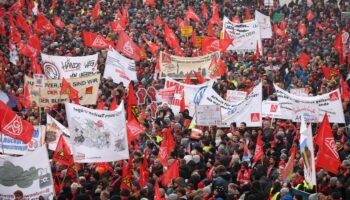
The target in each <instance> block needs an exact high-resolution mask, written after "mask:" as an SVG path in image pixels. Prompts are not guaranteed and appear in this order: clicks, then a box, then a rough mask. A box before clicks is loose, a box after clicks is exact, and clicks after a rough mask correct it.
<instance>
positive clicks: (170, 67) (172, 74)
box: [159, 52, 220, 79]
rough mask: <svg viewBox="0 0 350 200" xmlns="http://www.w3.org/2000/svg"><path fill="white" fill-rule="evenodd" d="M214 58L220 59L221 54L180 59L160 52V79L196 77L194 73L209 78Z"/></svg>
mask: <svg viewBox="0 0 350 200" xmlns="http://www.w3.org/2000/svg"><path fill="white" fill-rule="evenodd" d="M213 56H216V58H217V59H219V58H220V52H215V53H211V54H207V55H204V56H198V57H180V56H174V55H170V54H167V53H165V52H160V55H159V65H160V74H159V75H160V78H166V77H169V78H174V79H185V78H186V74H189V75H190V76H191V77H195V74H194V72H195V71H196V72H198V73H200V74H201V75H202V76H203V77H207V78H209V76H210V70H209V67H210V64H211V61H212V58H213Z"/></svg>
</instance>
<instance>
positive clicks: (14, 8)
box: [9, 0, 24, 13]
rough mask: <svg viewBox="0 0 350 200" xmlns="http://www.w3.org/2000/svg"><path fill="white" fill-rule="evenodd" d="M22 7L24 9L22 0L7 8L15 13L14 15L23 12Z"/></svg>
mask: <svg viewBox="0 0 350 200" xmlns="http://www.w3.org/2000/svg"><path fill="white" fill-rule="evenodd" d="M23 7H24V0H17V1H16V3H14V4H13V5H12V6H11V7H10V8H9V11H11V12H13V11H15V12H16V13H18V12H20V11H22V10H23Z"/></svg>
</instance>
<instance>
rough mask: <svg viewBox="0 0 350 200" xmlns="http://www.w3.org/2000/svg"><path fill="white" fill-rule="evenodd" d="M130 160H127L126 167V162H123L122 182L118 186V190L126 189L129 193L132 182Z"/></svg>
mask: <svg viewBox="0 0 350 200" xmlns="http://www.w3.org/2000/svg"><path fill="white" fill-rule="evenodd" d="M130 160H132V159H131V158H130V159H129V164H128V166H126V162H125V161H123V169H122V182H121V184H120V189H127V190H129V191H131V183H132V182H133V177H132V171H131V166H130ZM131 163H132V162H131Z"/></svg>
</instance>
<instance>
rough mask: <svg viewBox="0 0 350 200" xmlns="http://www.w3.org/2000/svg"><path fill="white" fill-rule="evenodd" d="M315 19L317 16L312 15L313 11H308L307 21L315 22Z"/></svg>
mask: <svg viewBox="0 0 350 200" xmlns="http://www.w3.org/2000/svg"><path fill="white" fill-rule="evenodd" d="M314 18H315V15H314V14H313V13H312V11H311V10H309V11H307V14H306V19H307V20H308V21H311V20H313V19H314Z"/></svg>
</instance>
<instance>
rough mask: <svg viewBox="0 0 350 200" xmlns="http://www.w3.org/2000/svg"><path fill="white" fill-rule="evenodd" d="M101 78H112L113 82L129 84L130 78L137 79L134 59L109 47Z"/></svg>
mask: <svg viewBox="0 0 350 200" xmlns="http://www.w3.org/2000/svg"><path fill="white" fill-rule="evenodd" d="M130 45H131V44H130ZM124 47H125V46H124ZM130 47H131V46H130ZM103 78H112V79H113V82H114V83H120V82H123V85H129V83H130V81H131V80H133V81H137V76H136V67H135V61H134V60H131V59H128V58H126V57H125V56H123V55H121V54H120V53H118V52H117V51H115V50H114V49H110V50H109V51H108V52H107V59H106V66H105V71H104V72H103Z"/></svg>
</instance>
